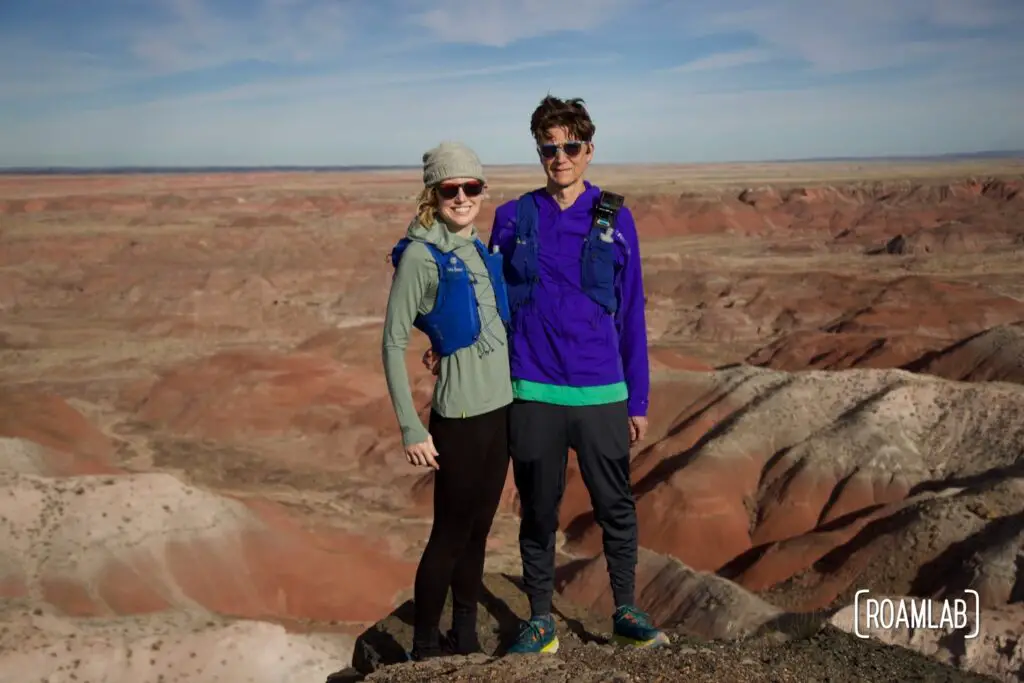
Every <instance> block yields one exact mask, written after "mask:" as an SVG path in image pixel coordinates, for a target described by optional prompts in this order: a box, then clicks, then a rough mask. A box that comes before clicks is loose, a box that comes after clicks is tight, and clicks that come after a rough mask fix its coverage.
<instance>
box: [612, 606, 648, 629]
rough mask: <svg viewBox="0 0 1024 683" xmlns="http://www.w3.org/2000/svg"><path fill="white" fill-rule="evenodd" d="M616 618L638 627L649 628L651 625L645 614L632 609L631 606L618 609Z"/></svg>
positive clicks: (634, 608)
mask: <svg viewBox="0 0 1024 683" xmlns="http://www.w3.org/2000/svg"><path fill="white" fill-rule="evenodd" d="M616 617H617V618H618V619H621V620H623V621H626V622H629V623H631V624H636V625H638V626H647V627H649V626H650V625H651V624H650V618H649V617H648V616H647V615H646V614H644V613H643V612H641V611H640V610H638V609H637V608H636V607H633V606H632V605H624V606H622V607H620V608H619V609H618V613H617V614H616Z"/></svg>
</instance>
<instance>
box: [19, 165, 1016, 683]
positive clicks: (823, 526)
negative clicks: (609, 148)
mask: <svg viewBox="0 0 1024 683" xmlns="http://www.w3.org/2000/svg"><path fill="white" fill-rule="evenodd" d="M869 166H870V165H869ZM772 168H773V167H771V166H762V167H756V168H754V167H731V168H729V167H715V168H708V169H703V170H698V171H699V173H698V172H697V171H694V170H692V169H690V170H688V169H631V170H629V171H628V172H627V171H620V170H615V169H597V170H596V172H595V180H596V181H597V182H599V183H603V184H605V185H606V186H608V187H610V188H614V189H617V190H619V191H621V192H623V193H624V194H626V195H627V198H628V204H629V206H630V207H631V208H632V210H633V211H634V213H635V215H636V218H637V221H638V224H639V225H640V230H641V239H642V244H643V254H644V262H645V286H646V289H647V295H648V308H647V310H648V319H649V334H650V339H651V344H652V374H653V376H652V381H653V388H652V412H651V415H650V419H651V429H650V433H649V435H648V437H647V438H646V439H645V441H644V442H643V443H641V444H638V446H637V448H636V450H635V452H634V454H633V472H634V489H635V491H636V495H637V502H638V511H639V514H640V522H641V534H642V535H641V543H642V545H643V546H644V551H643V552H642V553H641V562H640V566H639V571H638V589H639V590H638V599H639V601H640V602H641V603H642V604H641V606H642V607H644V608H645V609H647V610H649V611H651V612H652V613H653V614H654V615H655V616H656V618H657V619H658V620H659V621H661V622H662V623H666V624H671V625H672V627H673V629H674V632H675V633H676V634H677V635H678V636H679V638H678V647H676V648H672V649H669V650H666V651H663V652H657V653H654V652H651V653H629V652H623V651H619V650H614V649H611V648H610V647H608V646H605V645H601V644H596V643H595V644H587V643H584V642H583V640H577V638H568V640H567V641H566V642H567V647H566V648H565V650H564V652H562V653H560V654H559V655H558V656H557V657H554V658H550V659H545V660H540V659H537V660H528V659H520V660H518V661H513V660H509V659H504V660H500V661H490V660H487V661H484V660H474V661H461V660H460V661H455V660H452V661H444V662H436V663H432V664H425V665H415V666H414V665H408V664H400V665H398V666H396V667H393V668H392V667H389V668H385V669H382V670H380V671H378V672H376V673H373V674H372V676H373V677H372V678H370V679H369V680H426V678H422V677H423V676H428V677H429V676H433V677H435V678H436V677H439V676H444V677H447V678H451V679H452V680H485V679H486V680H498V681H500V680H526V679H527V678H528V679H529V680H534V679H536V680H567V678H566V677H567V676H569V675H575V674H576V673H577V672H578V671H591V672H593V675H594V677H593V678H591V679H589V680H658V676H659V675H663V673H662V671H663V670H664V675H665V676H666V680H669V678H668V676H669V674H670V673H672V674H678V673H679V672H690V671H692V673H690V674H688V675H689V676H691V677H692V678H690V680H705V678H701V676H711V675H713V673H714V671H718V672H719V674H718V675H717V678H716V680H731V679H730V678H729V676H732V677H734V679H735V680H755V681H756V680H821V681H825V680H837V681H848V680H849V681H852V680H865V681H886V680H971V679H970V678H969V677H968V674H966V673H965V671H967V670H970V671H974V672H982V673H986V674H988V675H990V676H992V677H993V680H1000V681H1004V682H1007V681H1018V680H1021V678H1022V675H1024V673H1022V672H1024V644H1022V640H1021V636H1022V635H1024V633H1022V631H1021V628H1020V624H1022V623H1024V589H1022V586H1024V573H1022V572H1024V560H1022V558H1024V545H1022V544H1024V521H1022V520H1024V517H1022V515H1024V502H1022V501H1024V495H1022V494H1024V459H1022V456H1024V431H1022V430H1024V427H1022V425H1024V419H1022V418H1024V415H1022V411H1024V386H1022V382H1021V379H1022V377H1024V346H1022V344H1021V340H1022V335H1021V329H1022V325H1024V270H1022V266H1021V263H1024V261H1022V259H1021V256H1022V251H1024V233H1022V228H1021V226H1022V225H1024V223H1022V218H1024V193H1022V189H1024V165H1022V164H1020V163H1019V162H1013V163H1010V162H1007V163H1002V162H1000V165H991V166H990V167H989V168H987V169H982V171H981V172H979V170H978V168H977V167H976V165H975V166H972V167H971V168H970V171H969V172H968V171H966V170H964V169H965V168H966V167H957V166H956V165H955V164H950V165H947V166H945V167H937V166H936V167H927V168H926V167H923V166H920V167H910V166H907V167H901V168H899V169H896V168H894V167H890V166H878V167H871V168H867V167H865V168H860V169H853V168H852V167H848V166H844V165H842V164H834V165H831V166H830V165H787V167H786V170H785V174H786V175H787V177H786V178H785V179H783V177H782V175H781V172H780V171H778V170H777V169H776V170H775V171H773V170H772ZM700 173H703V174H705V175H707V178H703V179H702V177H701V176H700ZM773 173H774V174H775V175H773ZM708 174H710V175H708ZM887 174H888V176H887ZM897 175H898V176H900V177H901V178H903V179H902V180H899V181H891V180H887V179H886V178H887V177H895V176H897ZM416 182H417V178H416V174H415V173H407V172H383V173H373V174H329V175H320V174H315V175H301V174H296V175H289V174H254V175H248V176H247V175H213V176H196V175H179V176H168V177H155V176H118V177H112V178H105V177H102V176H95V177H79V178H60V177H48V178H20V177H0V487H2V489H3V491H0V493H2V494H3V495H0V501H2V502H0V683H6V682H7V681H12V683H13V682H14V681H17V682H18V683H20V682H21V681H22V680H24V673H23V672H24V671H32V672H33V676H35V677H36V678H37V679H41V680H45V681H48V682H54V683H56V682H57V681H67V682H68V683H70V682H71V681H75V682H76V683H93V682H98V681H105V682H110V683H122V682H123V683H128V682H129V681H131V683H139V682H143V683H150V682H152V683H158V682H162V683H171V681H185V680H188V681H196V682H198V683H204V682H207V681H208V682H211V683H212V682H214V681H220V682H223V683H227V682H229V681H236V680H237V681H252V682H254V683H263V681H267V683H270V682H273V683H279V682H280V681H289V682H291V681H295V682H296V683H301V682H304V681H322V680H324V679H325V678H326V677H327V676H328V675H330V674H332V673H333V672H338V671H339V670H341V669H343V668H344V667H345V666H347V665H348V664H349V663H350V662H353V661H354V662H356V663H358V662H359V661H361V660H360V657H364V658H365V657H366V656H368V655H367V652H368V651H367V650H366V648H365V647H364V645H365V643H366V633H370V632H374V628H371V627H372V625H374V624H375V623H378V622H380V623H387V624H390V626H388V627H387V628H388V629H391V631H389V632H392V631H393V632H394V633H396V634H398V635H397V639H396V640H395V642H398V640H401V639H402V638H404V637H406V635H407V633H406V632H405V631H402V630H401V629H400V628H399V627H398V626H397V622H396V621H395V617H394V616H392V617H388V616H387V615H389V614H391V613H392V612H393V611H394V610H396V606H397V608H398V610H399V612H401V610H402V609H403V607H402V606H403V605H406V601H407V599H408V597H409V591H410V587H411V583H412V577H413V573H414V571H415V563H416V560H417V558H418V555H419V552H420V550H421V549H422V546H423V543H424V542H425V539H426V536H427V534H428V532H429V501H430V494H431V480H430V475H424V474H423V473H422V472H419V471H416V470H412V469H410V468H409V466H408V465H407V463H406V462H405V460H404V456H403V455H402V452H401V449H400V448H399V441H398V435H397V430H396V429H395V424H394V418H393V416H392V413H391V408H390V405H389V402H388V398H387V393H386V387H385V384H384V381H383V377H382V373H381V372H380V369H379V348H378V345H379V341H380V322H381V316H382V314H383V308H384V303H385V300H386V296H387V286H388V283H389V281H390V271H389V266H387V264H386V263H385V262H384V255H385V254H386V253H387V250H388V248H389V247H390V246H391V245H392V244H393V242H394V241H395V240H396V239H397V238H398V237H399V236H400V233H401V231H402V230H403V229H404V225H405V223H406V221H407V215H408V212H409V210H410V205H409V201H411V197H412V196H413V195H414V194H415V190H416ZM536 182H537V178H536V172H535V170H530V171H519V170H502V171H501V172H499V173H496V174H495V175H494V177H493V178H492V181H491V194H492V196H491V203H490V204H489V206H488V208H487V210H486V211H485V212H484V215H483V217H482V219H481V225H482V226H484V228H485V232H486V226H489V224H490V217H491V216H492V215H493V209H494V205H495V203H497V202H498V201H499V200H501V199H502V198H503V197H504V198H507V197H512V196H514V195H515V194H516V193H517V192H519V191H521V190H523V189H526V188H528V187H531V186H532V185H533V184H535V183H536ZM424 348H425V344H424V345H418V346H417V345H414V347H413V348H410V349H409V354H408V361H409V364H410V368H411V377H412V381H413V383H414V393H415V396H416V400H417V401H418V403H419V405H420V406H422V407H423V408H424V409H425V408H426V406H427V402H428V399H429V392H430V388H431V381H432V379H431V377H430V376H429V374H428V373H427V372H426V371H425V370H424V369H423V368H421V367H420V366H419V363H418V358H419V356H420V354H421V353H422V351H423V349H424ZM516 506H517V500H516V496H515V490H514V486H512V485H511V481H509V485H508V486H507V489H506V494H505V500H504V503H503V507H502V511H501V513H500V515H499V517H498V519H497V520H496V523H495V527H494V531H493V533H492V536H491V539H490V548H489V552H488V568H489V571H491V572H496V573H497V572H505V573H508V572H513V573H514V572H515V571H517V567H518V562H519V560H518V552H517V545H516V510H517V507H516ZM561 522H562V525H561V526H562V534H561V535H560V545H559V553H560V559H559V570H558V588H559V591H560V601H562V602H563V603H564V605H563V606H564V610H565V611H566V613H569V612H572V613H574V614H577V618H575V621H577V622H579V623H580V624H589V626H587V627H585V628H582V629H577V630H578V631H579V632H580V633H583V634H590V635H585V636H579V637H578V638H584V637H585V638H586V639H592V638H599V637H600V634H601V632H602V630H603V629H606V628H607V625H606V624H604V623H603V619H597V618H595V617H594V616H592V615H603V614H607V613H608V612H609V611H610V596H609V595H608V591H607V579H606V576H605V574H604V566H603V561H602V559H601V557H600V554H599V551H600V535H599V533H598V531H597V529H596V527H595V525H594V523H593V520H592V517H591V514H590V509H589V501H588V499H587V496H586V493H585V491H584V489H583V487H582V485H581V483H580V481H579V474H578V470H577V469H576V467H575V465H574V464H571V465H570V472H569V483H568V488H567V491H566V496H565V501H564V504H563V507H562V511H561ZM858 588H868V589H870V590H871V591H873V592H874V593H875V594H885V595H892V596H901V595H913V596H921V597H926V598H930V599H932V600H935V601H941V600H943V599H948V598H951V597H954V596H957V595H961V594H963V591H964V590H965V589H971V590H976V591H977V593H978V596H979V599H980V602H979V610H980V614H981V619H980V624H979V637H978V638H977V639H975V640H969V641H965V640H964V638H963V633H962V632H956V631H950V632H941V631H937V632H922V631H920V630H919V631H917V632H914V633H911V632H907V631H905V630H901V629H896V630H893V631H889V632H878V633H872V634H871V635H872V639H871V640H870V641H861V640H858V639H855V638H853V637H852V636H848V635H844V633H845V632H847V631H849V630H851V628H852V626H851V623H852V612H851V609H852V608H851V607H850V604H851V603H852V601H853V597H852V596H853V593H854V592H855V590H857V589H858ZM506 593H507V594H506V595H505V596H504V597H503V598H502V599H501V601H499V603H500V604H504V605H505V606H506V608H507V609H506V611H505V616H504V618H503V619H504V621H503V623H505V626H503V627H501V628H498V629H497V631H494V624H492V623H491V622H487V623H488V624H490V626H486V628H490V629H491V631H489V633H490V634H491V635H490V636H488V637H491V641H488V642H489V643H490V645H492V646H493V647H494V648H498V645H499V644H500V640H501V639H500V638H498V636H499V635H501V633H502V632H503V631H502V629H505V630H507V628H510V626H509V624H512V623H513V622H514V619H512V618H510V617H509V614H512V615H518V616H522V612H523V606H522V605H521V604H519V603H518V602H516V600H517V599H518V598H516V597H515V591H511V592H507V591H506ZM406 609H407V605H406ZM382 619H383V621H381V620H382ZM389 619H390V621H389ZM398 621H401V619H399V620H398ZM568 626H569V625H568V624H567V628H568ZM811 626H813V628H811ZM818 627H821V628H818ZM368 629H369V630H368ZM396 629H397V630H396ZM794 629H795V630H794ZM377 630H379V629H377ZM780 630H781V631H782V633H783V635H784V636H785V637H781V638H780V637H779V636H778V632H779V631H780ZM766 633H768V634H771V633H775V635H774V636H770V637H769V636H766V635H765V634H766ZM402 634H405V635H402ZM883 643H889V644H892V645H894V646H895V645H898V646H899V647H883V646H882V645H883ZM575 645H578V647H575ZM374 647H377V646H374ZM492 651H493V650H492ZM914 652H917V653H919V654H914ZM855 655H856V656H855ZM353 656H354V659H353ZM766 658H767V661H766ZM371 659H372V657H371ZM385 659H387V658H386V657H385ZM769 664H771V666H769ZM438 667H439V668H438ZM531 667H540V668H531ZM545 667H546V668H545ZM580 667H582V668H580ZM644 667H647V668H644ZM676 667H679V668H676ZM872 667H874V668H872ZM927 667H932V671H931V672H929V671H928V668H927ZM365 668H366V667H364V669H365ZM616 671H621V672H623V675H630V676H633V677H634V678H633V679H629V678H618V679H617V678H615V676H617V675H619V674H617V673H615V672H616ZM787 671H788V672H790V673H789V674H787ZM431 672H433V673H431ZM701 672H704V673H701ZM958 672H959V673H958ZM587 675H590V674H587ZM787 675H791V676H792V677H793V678H791V679H787V678H786V676H787ZM417 676H420V678H417ZM460 676H461V678H460ZM473 676H478V678H474V677H473ZM502 676H504V677H505V678H501V677H502ZM517 676H518V678H517ZM773 676H774V677H775V678H772V677H773ZM801 676H802V678H800V677H801ZM944 676H947V678H943V677H944ZM956 676H960V677H961V678H956ZM402 677H405V678H402ZM480 677H483V678H480ZM524 677H525V678H524ZM925 677H927V678H925ZM573 680H579V679H573ZM583 680H588V679H583ZM707 680H710V678H707ZM973 680H981V679H973Z"/></svg>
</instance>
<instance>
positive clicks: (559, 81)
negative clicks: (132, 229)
mask: <svg viewBox="0 0 1024 683" xmlns="http://www.w3.org/2000/svg"><path fill="white" fill-rule="evenodd" d="M434 87H435V86H434V84H432V83H416V82H413V83H409V84H406V85H403V86H395V87H389V88H381V89H376V90H367V91H362V92H357V93H356V94H355V96H353V94H352V93H348V92H337V91H336V92H335V93H333V94H328V93H323V94H322V95H321V96H320V97H296V98H280V99H278V100H276V101H275V102H274V103H272V104H266V103H261V104H241V103H236V102H219V103H207V104H204V105H203V106H195V104H194V103H192V102H186V101H168V102H162V103H159V104H153V105H148V106H147V107H146V108H145V109H140V108H122V109H114V110H107V111H102V112H99V111H97V112H83V113H79V114H71V113H68V114H66V115H65V116H63V117H61V118H60V119H55V120H50V121H32V122H26V123H16V124H14V125H12V126H9V127H5V128H3V129H0V148H3V149H5V150H6V151H7V155H6V156H7V159H5V161H7V162H8V163H12V164H20V163H53V164H56V163H69V164H75V163H79V164H89V163H95V164H193V165H204V164H239V165H244V164H333V165H337V164H409V165H415V164H417V163H418V162H419V155H420V154H421V153H422V151H423V150H425V149H428V148H429V147H431V146H432V145H434V144H436V143H437V142H438V141H439V140H442V139H449V138H451V139H462V140H465V141H466V142H467V143H468V144H470V145H472V146H473V147H475V148H476V149H477V151H478V152H479V153H480V155H481V158H482V159H483V160H484V162H485V163H522V162H527V163H529V162H531V161H533V157H532V148H531V145H530V141H529V133H528V124H529V117H530V113H531V112H532V110H533V108H534V107H535V106H536V104H537V102H538V101H539V99H540V98H541V97H542V96H543V94H544V93H545V92H546V91H547V90H549V89H550V90H551V91H552V92H555V93H563V94H571V95H581V96H583V97H584V98H585V99H586V100H587V104H588V107H589V109H590V111H591V112H592V114H593V116H594V117H595V121H596V123H597V129H598V132H597V137H596V142H597V161H598V163H601V162H616V161H619V162H626V161H632V162H645V161H646V162H659V161H661V162H671V161H677V162H679V161H716V160H733V159H763V158H792V157H803V156H827V155H882V154H929V153H939V152H948V151H969V150H977V149H984V148H993V147H997V148H998V147H1003V148H1005V147H1007V146H1015V147H1022V146H1024V121H1020V120H1019V117H1017V118H1015V114H1016V113H1017V112H1019V111H1022V110H1024V93H1022V92H1021V91H1020V90H1016V91H1012V90H1005V89H1000V88H997V87H994V86H993V87H972V86H969V85H967V84H965V85H964V86H963V87H961V88H958V89H956V90H950V89H949V88H948V87H946V86H945V84H944V83H943V82H941V81H939V80H935V81H930V82H927V83H924V84H919V85H913V86H906V85H902V84H901V85H892V86H886V87H879V86H867V85H865V86H858V87H844V88H840V87H828V88H820V89H815V90H794V91H774V92H737V93H714V94H710V93H700V92H697V91H695V90H692V89H688V88H676V89H667V88H664V87H663V86H662V85H661V84H659V83H656V82H653V81H644V80H642V79H641V80H638V81H637V82H629V83H626V82H622V81H616V82H612V83H605V82H602V81H601V79H598V78H597V77H591V78H587V77H586V76H580V75H575V76H573V75H567V76H558V77H550V78H547V79H542V80H540V81H538V82H537V83H536V84H534V85H530V86H526V85H523V86H511V85H509V84H507V83H502V82H500V81H493V80H487V79H480V80H477V81H474V82H472V83H469V82H467V85H466V86H465V88H464V89H463V90H462V91H461V94H460V96H461V97H462V98H463V99H464V100H465V101H467V102H472V106H469V107H454V108H451V107H417V106H415V103H417V102H422V101H424V100H427V99H429V98H430V97H431V96H432V94H433V93H434ZM168 140H173V144H167V141H168ZM30 159H32V160H35V161H33V162H29V160H30Z"/></svg>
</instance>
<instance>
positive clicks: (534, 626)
mask: <svg viewBox="0 0 1024 683" xmlns="http://www.w3.org/2000/svg"><path fill="white" fill-rule="evenodd" d="M547 628H548V622H547V621H546V620H544V619H531V620H530V621H527V622H525V623H524V624H523V625H522V626H521V627H520V628H519V637H520V638H523V637H524V636H526V635H529V637H530V642H537V641H538V640H540V639H541V638H543V637H544V632H545V630H546V629H547Z"/></svg>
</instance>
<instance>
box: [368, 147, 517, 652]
mask: <svg viewBox="0 0 1024 683" xmlns="http://www.w3.org/2000/svg"><path fill="white" fill-rule="evenodd" d="M423 184H424V188H423V191H422V192H421V194H420V198H419V210H418V212H417V216H416V217H415V218H414V219H413V220H412V222H411V223H410V224H409V227H408V230H407V232H406V237H405V238H404V239H402V240H400V241H399V243H398V244H397V245H396V246H395V248H394V250H393V251H392V254H391V260H392V263H393V265H394V266H395V276H394V280H393V281H392V284H391V293H390V295H389V297H388V307H387V315H386V317H385V320H384V339H383V360H384V374H385V377H386V378H387V384H388V391H389V392H390V394H391V402H392V405H393V407H394V410H395V415H396V416H397V418H398V423H399V426H400V427H401V431H402V442H403V445H404V447H405V454H406V458H408V460H409V462H410V463H411V464H413V465H416V466H420V467H429V468H431V469H433V470H434V473H433V476H434V521H433V527H432V528H431V531H430V539H429V540H428V542H427V546H426V548H425V549H424V550H423V556H422V558H421V559H420V564H419V568H418V569H417V571H416V584H415V589H414V590H415V595H414V601H415V605H416V617H415V625H414V634H413V649H412V653H411V655H410V656H411V657H412V658H413V659H416V660H420V659H425V658H428V657H435V656H440V655H443V654H448V653H455V654H469V653H472V652H477V651H479V649H480V645H479V641H478V639H477V632H476V614H477V602H478V601H479V598H480V591H481V586H482V578H483V569H484V551H485V545H486V542H487V535H488V533H490V529H491V522H492V520H493V519H494V514H495V512H496V511H497V508H498V502H499V500H500V498H501V491H502V488H503V487H504V483H505V475H506V473H507V471H508V464H509V456H508V445H507V410H508V405H509V404H510V403H511V402H512V386H511V381H510V379H509V361H508V346H507V344H508V342H507V337H506V329H505V323H506V321H507V320H508V300H507V295H506V292H505V285H504V281H503V280H502V276H501V256H500V255H499V254H488V253H487V249H486V247H485V246H484V245H483V243H482V242H480V240H479V239H478V238H477V231H476V228H475V226H474V224H473V221H474V220H475V219H476V217H477V215H478V214H479V213H480V205H481V203H482V201H483V191H484V189H485V187H486V178H485V177H484V173H483V167H482V166H481V164H480V160H479V159H478V158H477V155H476V154H475V153H474V152H473V151H472V150H471V149H469V148H468V147H466V146H465V145H463V144H461V143H456V142H447V143H442V144H441V145H439V146H438V147H435V148H434V149H431V150H430V151H428V152H426V153H425V154H424V155H423ZM413 327H416V328H417V329H419V330H421V331H423V332H425V333H426V334H427V335H428V337H430V340H431V347H432V348H433V349H434V351H435V352H436V353H437V354H438V355H439V356H440V364H439V370H438V378H437V381H436V383H435V385H434V396H433V401H432V403H431V411H430V426H429V429H425V428H424V427H423V424H422V423H421V422H420V419H419V417H418V416H417V414H416V408H415V406H414V404H413V400H412V391H411V390H410V387H409V376H408V373H407V369H406V365H405V352H406V348H407V346H408V342H409V333H410V330H411V329H412V328H413ZM449 587H451V591H452V598H453V607H454V609H453V613H452V628H451V630H450V631H448V632H447V633H446V635H445V636H444V638H442V637H441V635H440V628H439V622H440V620H441V612H442V610H443V608H444V603H445V599H446V598H447V594H448V589H449Z"/></svg>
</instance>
